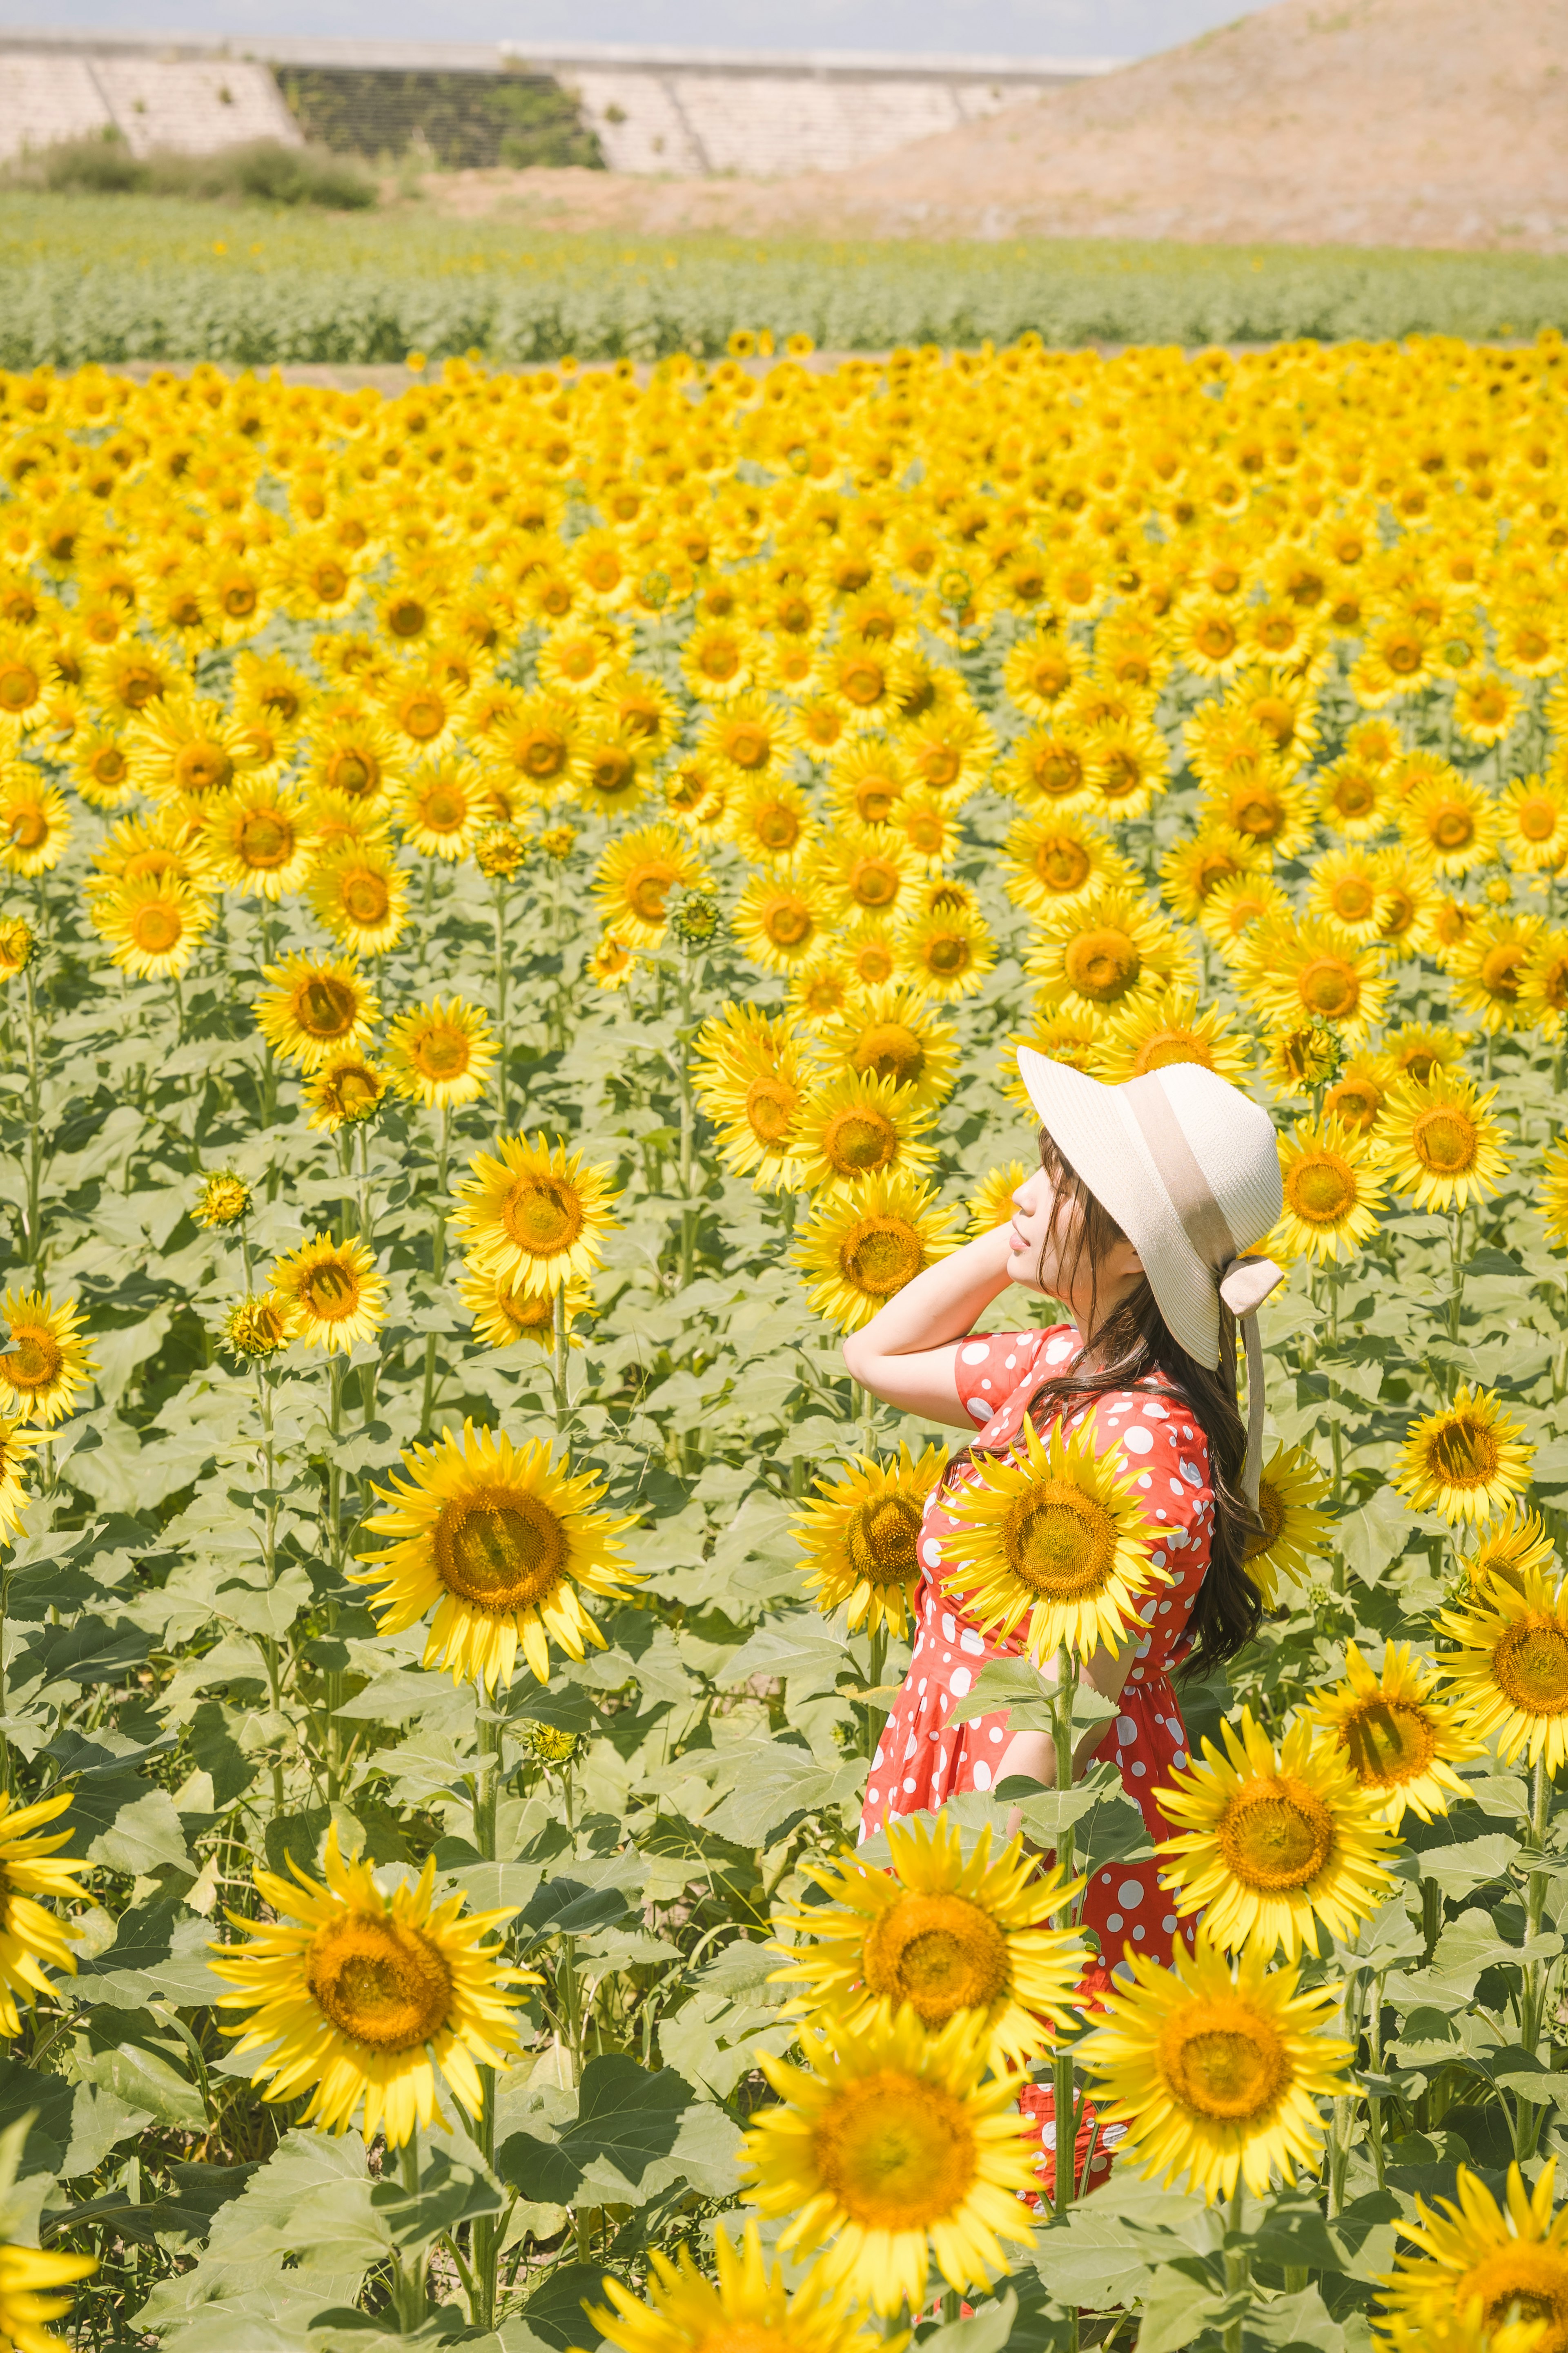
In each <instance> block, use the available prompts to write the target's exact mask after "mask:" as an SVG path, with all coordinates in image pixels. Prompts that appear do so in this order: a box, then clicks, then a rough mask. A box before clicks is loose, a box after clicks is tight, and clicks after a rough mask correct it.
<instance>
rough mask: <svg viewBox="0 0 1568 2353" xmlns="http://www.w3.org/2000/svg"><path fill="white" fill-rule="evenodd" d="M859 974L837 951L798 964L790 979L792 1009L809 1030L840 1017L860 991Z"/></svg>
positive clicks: (821, 1026) (819, 1027)
mask: <svg viewBox="0 0 1568 2353" xmlns="http://www.w3.org/2000/svg"><path fill="white" fill-rule="evenodd" d="M856 983H857V976H856V975H855V974H853V973H852V972H851V971H850V969H849V966H848V964H847V961H846V959H845V958H844V957H843V956H842V955H837V954H836V953H835V954H832V955H823V956H818V957H817V958H816V960H815V961H814V962H812V963H811V964H805V965H799V966H797V968H796V970H795V975H794V976H793V978H792V979H791V982H790V990H789V1010H790V1012H791V1013H792V1014H793V1015H794V1016H795V1018H796V1019H797V1020H798V1021H801V1022H804V1024H805V1027H806V1028H807V1029H822V1028H824V1027H825V1026H826V1024H827V1023H828V1022H830V1021H835V1020H837V1018H838V1016H839V1014H841V1013H842V1012H843V1010H844V1008H845V1007H846V1006H847V1004H848V1002H849V1000H850V998H851V997H853V996H854V995H855V994H856V993H857V988H856Z"/></svg>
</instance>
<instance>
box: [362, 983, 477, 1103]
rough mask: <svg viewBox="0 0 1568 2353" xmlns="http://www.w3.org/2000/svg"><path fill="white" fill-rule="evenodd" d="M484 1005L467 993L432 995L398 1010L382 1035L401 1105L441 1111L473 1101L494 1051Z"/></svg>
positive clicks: (389, 1069)
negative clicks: (424, 1002) (475, 1002)
mask: <svg viewBox="0 0 1568 2353" xmlns="http://www.w3.org/2000/svg"><path fill="white" fill-rule="evenodd" d="M497 1052H498V1048H497V1045H496V1041H495V1039H494V1037H493V1035H492V1034H491V1030H490V1025H489V1021H488V1020H487V1019H486V1018H485V1014H484V1011H483V1008H481V1007H479V1006H478V1005H470V1004H469V1003H468V999H467V998H466V997H452V998H451V999H450V1000H449V1001H447V1000H443V999H442V998H441V997H432V998H431V999H430V1001H429V1003H428V1004H427V1005H416V1006H415V1007H414V1008H412V1010H411V1011H409V1012H407V1013H400V1014H399V1015H398V1017H397V1018H396V1020H395V1022H394V1023H393V1025H392V1027H391V1029H389V1030H388V1031H387V1033H386V1061H387V1068H388V1071H390V1073H391V1078H392V1083H393V1086H394V1087H395V1090H396V1092H398V1093H399V1094H400V1095H401V1096H402V1097H403V1099H404V1101H405V1103H424V1104H425V1105H426V1108H427V1109H431V1110H446V1109H448V1108H455V1107H456V1106H457V1105H458V1103H477V1102H478V1101H479V1097H480V1096H481V1095H482V1094H483V1093H484V1092H485V1089H486V1088H487V1087H488V1086H489V1082H490V1078H491V1075H492V1073H493V1071H494V1070H495V1064H496V1057H497Z"/></svg>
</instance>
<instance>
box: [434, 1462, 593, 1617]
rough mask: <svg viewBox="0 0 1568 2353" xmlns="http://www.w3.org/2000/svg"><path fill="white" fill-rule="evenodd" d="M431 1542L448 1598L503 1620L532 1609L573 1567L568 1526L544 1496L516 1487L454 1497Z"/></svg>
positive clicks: (443, 1509)
mask: <svg viewBox="0 0 1568 2353" xmlns="http://www.w3.org/2000/svg"><path fill="white" fill-rule="evenodd" d="M431 1542H432V1546H433V1549H434V1552H435V1556H436V1573H437V1576H438V1577H439V1578H440V1580H441V1582H442V1584H443V1585H444V1586H445V1587H446V1588H447V1592H448V1593H455V1594H457V1595H458V1599H460V1600H463V1601H467V1602H468V1603H470V1604H471V1605H472V1606H473V1608H475V1609H485V1610H489V1611H491V1612H493V1613H494V1614H495V1615H496V1616H498V1617H509V1616H510V1615H511V1614H512V1613H513V1612H514V1611H516V1610H519V1609H532V1608H533V1607H534V1606H535V1604H536V1603H537V1602H540V1601H542V1600H543V1599H545V1597H546V1595H548V1594H550V1593H552V1592H553V1590H554V1588H555V1587H556V1586H557V1585H558V1584H559V1583H560V1581H561V1578H562V1576H563V1573H564V1571H565V1568H566V1560H567V1544H566V1529H565V1525H564V1524H563V1521H562V1520H561V1519H560V1518H559V1516H558V1515H557V1514H555V1513H554V1512H552V1510H551V1508H550V1506H549V1504H546V1503H544V1502H543V1501H542V1499H541V1497H539V1496H538V1495H530V1494H525V1493H522V1492H521V1489H519V1488H516V1487H479V1488H475V1489H473V1490H471V1491H470V1492H469V1493H468V1494H465V1495H453V1496H450V1497H448V1499H447V1502H446V1503H444V1504H442V1506H441V1511H440V1515H439V1517H438V1518H437V1522H436V1526H435V1531H434V1534H433V1536H432V1538H431Z"/></svg>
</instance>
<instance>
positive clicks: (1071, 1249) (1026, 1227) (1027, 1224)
mask: <svg viewBox="0 0 1568 2353" xmlns="http://www.w3.org/2000/svg"><path fill="white" fill-rule="evenodd" d="M1056 1198H1057V1194H1056V1187H1055V1185H1054V1184H1053V1183H1052V1181H1051V1179H1050V1177H1049V1176H1047V1174H1046V1171H1045V1170H1044V1169H1043V1168H1037V1169H1035V1170H1034V1172H1033V1173H1032V1174H1031V1175H1030V1176H1026V1177H1025V1179H1024V1181H1023V1183H1022V1184H1021V1185H1020V1186H1019V1187H1018V1188H1017V1190H1016V1192H1015V1194H1014V1196H1013V1223H1012V1227H1011V1229H1010V1232H1009V1236H1008V1242H1007V1272H1008V1274H1009V1276H1010V1277H1011V1278H1012V1280H1013V1281H1014V1282H1021V1283H1022V1284H1023V1285H1024V1288H1025V1289H1026V1291H1039V1292H1044V1293H1046V1294H1047V1296H1048V1297H1049V1298H1052V1299H1059V1300H1060V1301H1061V1303H1062V1304H1063V1306H1064V1307H1066V1308H1068V1310H1070V1312H1071V1314H1072V1316H1073V1320H1074V1322H1075V1323H1077V1324H1079V1329H1080V1330H1081V1329H1082V1324H1083V1319H1084V1318H1085V1317H1086V1316H1087V1315H1089V1314H1090V1313H1091V1312H1092V1313H1093V1314H1094V1315H1095V1316H1096V1319H1097V1321H1099V1322H1103V1320H1104V1318H1105V1317H1106V1316H1107V1315H1108V1314H1110V1312H1111V1310H1112V1309H1113V1308H1115V1307H1116V1306H1118V1305H1119V1304H1120V1303H1121V1300H1122V1299H1124V1298H1125V1297H1126V1295H1127V1293H1129V1292H1130V1291H1131V1288H1132V1286H1133V1284H1134V1283H1135V1282H1137V1281H1138V1278H1139V1276H1140V1275H1141V1274H1142V1271H1143V1262H1142V1260H1141V1259H1140V1257H1139V1255H1138V1253H1137V1251H1136V1250H1134V1249H1133V1247H1132V1245H1131V1242H1130V1241H1126V1240H1118V1241H1116V1242H1115V1243H1113V1244H1112V1246H1111V1249H1110V1252H1109V1254H1108V1256H1107V1257H1106V1259H1105V1261H1103V1263H1102V1264H1101V1265H1100V1269H1099V1278H1098V1282H1096V1281H1095V1280H1093V1279H1092V1277H1091V1271H1090V1267H1089V1253H1088V1252H1087V1251H1086V1250H1084V1251H1080V1250H1079V1227H1080V1226H1081V1225H1082V1222H1083V1213H1082V1211H1081V1209H1080V1208H1079V1206H1078V1203H1077V1201H1076V1200H1075V1199H1072V1198H1068V1200H1067V1201H1065V1202H1064V1203H1063V1205H1062V1213H1061V1216H1060V1217H1059V1218H1058V1219H1057V1220H1056V1230H1055V1232H1054V1233H1053V1232H1052V1230H1051V1221H1052V1212H1053V1210H1054V1209H1055V1208H1056Z"/></svg>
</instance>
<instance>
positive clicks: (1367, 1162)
mask: <svg viewBox="0 0 1568 2353" xmlns="http://www.w3.org/2000/svg"><path fill="white" fill-rule="evenodd" d="M1279 1175H1280V1181H1281V1183H1282V1185H1283V1187H1284V1193H1285V1206H1284V1208H1283V1209H1282V1211H1281V1213H1280V1218H1279V1224H1278V1226H1277V1227H1276V1228H1275V1229H1274V1233H1273V1235H1272V1237H1271V1240H1270V1247H1272V1246H1273V1244H1275V1243H1278V1245H1279V1249H1280V1250H1282V1251H1283V1252H1284V1253H1285V1254H1286V1256H1287V1257H1289V1258H1314V1259H1316V1260H1317V1261H1318V1262H1319V1264H1320V1265H1327V1264H1328V1263H1329V1262H1330V1261H1335V1260H1339V1259H1348V1258H1351V1257H1352V1256H1353V1255H1354V1253H1355V1252H1356V1251H1357V1250H1359V1249H1360V1248H1361V1246H1362V1244H1363V1242H1366V1241H1370V1240H1371V1239H1372V1237H1373V1234H1374V1233H1376V1231H1377V1229H1378V1223H1379V1214H1378V1213H1379V1210H1380V1209H1381V1208H1382V1205H1383V1187H1382V1185H1381V1183H1380V1182H1379V1180H1378V1178H1377V1176H1376V1175H1375V1174H1374V1173H1373V1164H1372V1160H1371V1155H1370V1153H1369V1150H1368V1147H1367V1146H1366V1145H1364V1144H1363V1142H1362V1141H1361V1138H1360V1137H1359V1136H1356V1135H1352V1134H1346V1132H1345V1130H1344V1128H1343V1127H1342V1126H1340V1125H1338V1124H1335V1125H1333V1126H1330V1124H1328V1122H1327V1121H1323V1122H1321V1123H1318V1124H1314V1123H1311V1122H1307V1123H1304V1124H1298V1125H1297V1126H1296V1128H1295V1130H1294V1131H1293V1134H1292V1135H1291V1138H1290V1141H1289V1143H1285V1142H1283V1141H1281V1143H1280V1145H1279Z"/></svg>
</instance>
